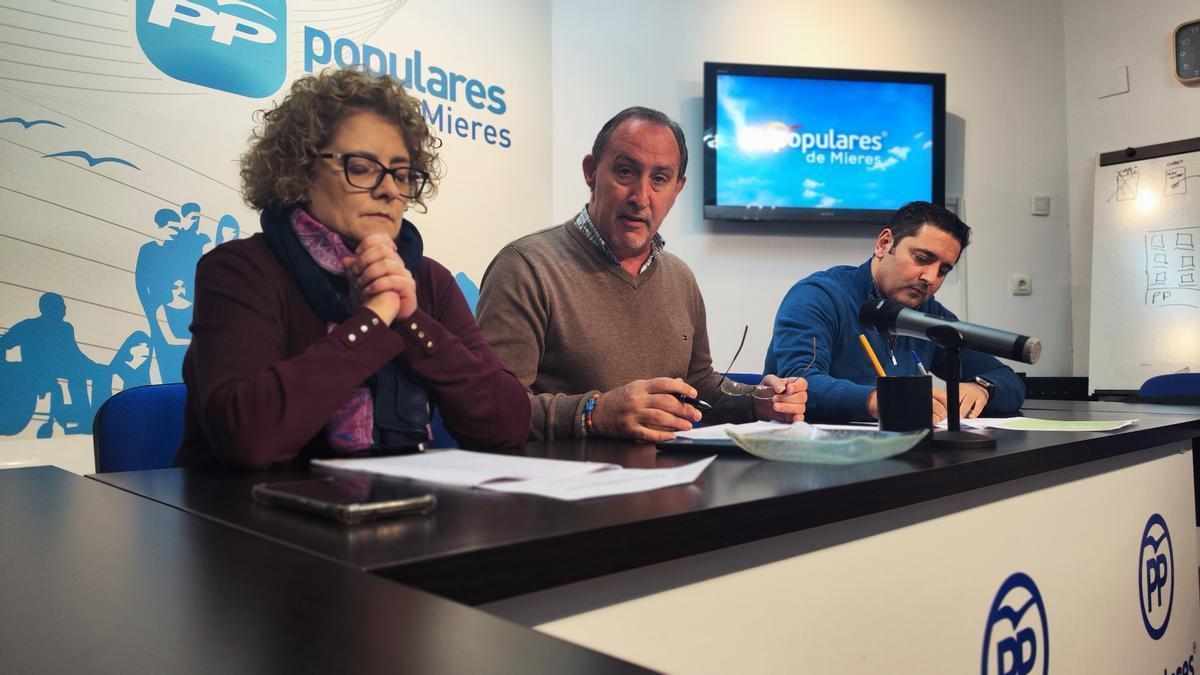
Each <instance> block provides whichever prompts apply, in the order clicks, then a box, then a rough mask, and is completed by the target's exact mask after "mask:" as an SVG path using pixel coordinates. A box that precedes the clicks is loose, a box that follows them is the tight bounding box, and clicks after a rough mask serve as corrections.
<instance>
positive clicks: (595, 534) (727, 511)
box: [94, 411, 1200, 604]
mask: <svg viewBox="0 0 1200 675" xmlns="http://www.w3.org/2000/svg"><path fill="white" fill-rule="evenodd" d="M1056 415H1057V416H1059V417H1061V418H1063V419H1080V418H1090V419H1115V418H1119V417H1120V416H1121V415H1120V414H1113V413H1106V412H1099V411H1039V412H1038V416H1041V417H1053V416H1056ZM987 433H990V434H991V435H993V436H995V437H996V439H997V441H998V448H997V449H995V450H985V451H980V450H972V451H962V450H957V451H956V450H937V451H934V450H919V451H913V452H909V453H906V454H904V455H901V456H900V457H897V458H893V459H889V460H883V461H878V462H870V463H866V464H859V465H854V466H821V465H813V464H789V463H781V462H767V461H763V460H759V459H756V458H754V457H751V456H749V455H745V454H737V455H722V456H721V457H719V458H718V459H717V461H715V462H714V463H713V464H712V465H711V466H710V467H709V468H708V470H707V471H705V473H704V475H702V476H701V477H700V479H699V480H698V481H697V482H696V483H694V484H692V485H687V486H679V487H673V488H666V489H661V490H655V491H652V492H645V493H640V494H633V495H623V496H616V497H606V498H599V499H592V500H587V501H582V502H561V501H555V500H551V499H545V498H540V497H534V496H528V495H509V494H499V493H492V492H487V491H479V490H468V489H459V488H452V487H445V486H434V485H430V486H424V487H427V488H428V489H430V490H432V491H433V492H435V493H436V494H437V497H438V509H437V511H436V512H435V513H433V514H431V515H429V516H424V517H409V518H403V519H399V520H392V521H387V522H382V523H378V524H373V525H361V526H358V527H355V528H343V527H340V526H337V525H334V524H332V523H326V522H322V521H320V520H315V519H312V518H308V517H305V516H303V515H299V514H294V513H291V512H288V511H280V510H277V509H272V508H267V507H262V506H259V505H256V504H254V503H253V502H252V501H251V499H250V489H251V487H252V486H253V485H254V484H255V483H258V482H263V481H272V480H286V479H294V478H298V477H302V476H304V475H306V474H307V472H306V471H300V470H288V471H276V472H267V473H232V472H216V471H199V470H183V469H167V470H162V471H146V472H132V473H114V474H100V475H97V476H94V478H95V479H96V480H98V481H102V482H105V483H108V484H109V485H112V486H116V487H119V488H122V489H125V490H128V491H130V492H133V493H135V494H138V495H143V496H145V497H148V498H150V499H154V500H157V501H160V502H162V503H164V504H169V505H172V506H175V507H177V508H179V509H182V510H184V511H187V512H190V513H193V514H196V515H200V516H202V517H205V518H209V519H212V520H215V521H218V522H221V523H224V524H226V525H231V526H233V527H236V528H238V529H242V530H245V531H247V532H253V533H255V534H257V535H259V536H261V537H264V538H267V539H270V540H273V541H276V542H281V543H285V544H287V545H289V546H293V547H295V548H298V549H302V550H304V551H308V552H310V553H313V554H315V555H317V556H320V557H323V558H326V559H329V560H333V561H337V562H339V563H342V564H345V565H347V566H350V567H353V568H356V569H360V570H366V571H370V572H373V573H375V574H378V575H381V576H385V577H388V578H391V579H394V580H398V581H401V582H404V583H405V584H408V585H412V586H415V587H417V588H422V589H425V590H428V591H431V592H433V593H436V594H438V595H441V596H444V597H448V598H452V599H455V600H459V601H461V602H466V603H469V604H476V603H483V602H489V601H494V600H499V599H503V598H508V597H512V596H516V595H522V594H525V593H529V592H533V591H537V590H541V589H545V588H550V587H553V586H557V585H560V584H564V583H570V582H573V581H579V580H583V579H589V578H594V577H597V576H601V575H604V574H609V573H613V572H618V571H622V570H627V569H632V568H635V567H640V566H643V565H648V564H653V563H657V562H663V561H666V560H673V559H677V558H682V557H685V556H689V555H695V554H698V553H703V552H707V551H712V550H716V549H720V548H725V547H729V546H733V545H736V544H742V543H747V542H751V541H757V540H760V539H765V538H767V537H772V536H777V535H781V534H786V533H790V532H796V531H799V530H803V529H806V528H811V527H816V526H819V525H825V524H828V523H833V522H839V521H843V520H848V519H851V518H856V517H859V516H863V515H869V514H872V513H878V512H881V511H885V510H888V509H892V508H897V507H901V506H906V505H909V504H914V503H918V502H923V501H926V500H930V499H935V498H938V497H943V496H947V495H951V494H957V493H960V492H965V491H968V490H972V489H976V488H979V487H984V486H987V485H993V484H997V483H1001V482H1004V481H1008V480H1013V479H1017V478H1022V477H1026V476H1031V475H1034V474H1038V473H1043V472H1049V471H1054V470H1056V469H1060V468H1063V467H1067V466H1072V465H1076V464H1081V463H1084V462H1088V461H1092V460H1097V459H1102V458H1105V457H1112V456H1115V455H1120V454H1124V453H1128V452H1134V451H1136V450H1139V449H1143V448H1150V447H1155V446H1158V445H1163V444H1166V443H1173V442H1189V441H1190V439H1192V438H1194V437H1196V436H1200V414H1190V415H1166V414H1163V415H1154V416H1147V417H1146V418H1145V419H1143V420H1142V421H1141V422H1139V423H1138V424H1137V425H1135V426H1133V427H1130V428H1127V429H1124V430H1121V431H1119V432H1109V433H1061V432H1020V431H1003V430H992V431H990V432H987ZM526 454H529V455H534V456H543V457H554V458H561V459H578V460H595V461H605V462H615V463H618V464H622V465H624V466H628V467H666V466H677V465H679V464H683V463H686V462H689V461H694V460H695V459H697V458H698V457H700V456H703V455H693V454H687V453H683V452H676V451H672V452H662V453H659V452H657V451H656V449H655V448H654V447H653V446H649V445H637V444H630V443H622V442H614V441H589V442H582V441H580V442H559V443H553V444H531V445H529V446H528V447H527V449H526ZM380 480H388V479H380Z"/></svg>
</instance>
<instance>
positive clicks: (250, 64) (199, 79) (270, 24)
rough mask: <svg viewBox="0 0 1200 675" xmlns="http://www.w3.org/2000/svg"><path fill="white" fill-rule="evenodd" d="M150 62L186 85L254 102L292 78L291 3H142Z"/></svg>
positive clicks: (140, 34) (142, 33)
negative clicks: (289, 60)
mask: <svg viewBox="0 0 1200 675" xmlns="http://www.w3.org/2000/svg"><path fill="white" fill-rule="evenodd" d="M136 16H137V18H136V21H137V38H138V42H139V43H140V44H141V47H142V51H143V52H145V54H146V58H148V59H150V62H151V63H153V64H154V66H155V67H156V68H158V69H159V70H161V71H162V72H163V73H165V74H167V75H169V76H171V77H173V78H175V79H176V80H182V81H184V82H190V83H192V84H197V85H200V86H202V87H209V88H211V89H220V90H221V91H227V92H230V93H232V94H240V95H242V96H247V97H250V98H263V97H266V96H270V95H271V94H274V93H275V92H276V91H278V90H279V87H280V86H282V85H283V80H284V78H285V77H286V76H287V3H286V0H253V2H250V1H248V0H137V15H136Z"/></svg>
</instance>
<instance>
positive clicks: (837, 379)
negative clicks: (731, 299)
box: [764, 202, 1025, 422]
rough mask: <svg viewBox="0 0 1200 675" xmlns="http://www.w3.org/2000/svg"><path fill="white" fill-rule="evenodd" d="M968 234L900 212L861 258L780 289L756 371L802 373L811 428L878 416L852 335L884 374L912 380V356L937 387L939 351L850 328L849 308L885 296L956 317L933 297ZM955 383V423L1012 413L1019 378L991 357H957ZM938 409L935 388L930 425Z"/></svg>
mask: <svg viewBox="0 0 1200 675" xmlns="http://www.w3.org/2000/svg"><path fill="white" fill-rule="evenodd" d="M970 236H971V228H969V227H967V225H966V224H965V223H963V222H962V221H961V220H959V219H958V217H957V216H955V215H954V214H953V213H950V212H949V211H947V210H946V209H943V208H942V207H940V206H935V205H934V204H930V203H929V202H912V203H909V204H905V205H904V206H902V207H901V208H900V209H899V210H898V211H896V214H895V215H894V216H892V218H891V220H889V221H888V224H887V227H885V228H884V229H883V231H881V232H880V233H879V237H878V238H876V240H875V252H874V255H872V257H871V259H870V260H868V261H866V262H864V263H863V264H861V265H859V266H858V267H853V266H850V265H839V266H837V267H831V268H830V269H827V270H825V271H823V272H817V273H816V274H813V275H811V276H809V277H808V278H806V279H803V280H801V281H799V282H798V283H796V285H795V286H793V287H792V289H791V290H790V291H788V294H787V295H786V296H785V297H784V298H783V303H782V304H781V305H780V306H779V312H778V314H776V316H775V333H774V336H773V337H772V339H771V345H770V347H768V348H767V360H766V365H765V371H764V372H767V373H774V374H777V375H779V376H781V377H786V376H790V375H800V374H802V373H803V374H804V376H805V378H807V379H808V391H809V398H808V409H807V411H806V413H805V417H806V419H808V420H810V421H814V422H846V421H851V420H855V421H859V420H861V421H866V420H871V419H876V418H878V416H879V407H878V405H877V403H876V400H875V369H874V367H873V366H872V365H871V362H870V361H869V360H868V359H867V356H866V354H864V353H863V349H862V345H860V344H859V340H858V336H859V335H860V334H862V335H866V337H867V340H869V341H870V343H871V347H872V348H873V349H874V350H875V353H876V354H877V355H878V356H879V360H880V363H882V364H883V367H884V370H885V371H886V372H887V374H889V375H916V374H918V370H917V364H916V362H915V361H914V359H913V355H912V353H913V352H916V354H917V355H918V356H920V359H921V361H922V362H923V363H924V365H925V366H926V367H928V368H929V369H930V370H931V371H932V372H933V373H934V374H936V375H937V376H938V377H941V378H942V379H943V380H944V379H946V376H947V373H946V371H945V368H946V355H945V353H944V351H943V350H942V349H940V348H938V347H936V346H935V345H934V344H933V343H932V342H928V341H925V340H917V339H914V338H909V337H894V336H889V335H881V334H879V333H877V332H875V331H874V330H871V329H870V328H867V327H865V326H863V325H862V324H860V323H859V321H858V309H859V307H861V306H862V304H863V303H864V302H865V301H866V300H867V299H869V298H888V299H890V300H894V301H896V302H899V303H901V304H903V305H904V306H906V307H910V308H912V309H915V310H917V311H920V312H926V313H928V314H933V315H935V316H940V317H944V318H947V319H956V317H955V316H954V314H953V313H951V312H950V310H948V309H946V308H945V307H943V306H942V305H941V304H940V303H938V302H937V301H936V300H934V299H933V294H934V293H936V292H937V290H938V288H940V287H941V285H942V282H943V281H945V279H946V275H947V274H949V273H950V270H951V269H953V268H954V265H955V263H957V262H958V257H959V254H960V253H961V252H962V250H963V249H964V248H966V247H967V244H968V243H969V242H970ZM814 350H815V353H814ZM806 371H807V372H806ZM960 379H961V382H962V383H961V384H960V385H959V401H958V405H959V410H960V414H961V416H962V417H964V418H966V417H978V416H979V415H980V414H981V413H985V412H986V413H987V414H988V415H989V416H991V415H997V416H999V415H1004V414H1008V413H1012V412H1014V411H1016V410H1017V409H1018V408H1019V407H1021V403H1022V402H1023V401H1024V400H1025V385H1024V384H1022V382H1021V379H1020V378H1019V377H1017V375H1016V373H1014V372H1013V371H1012V369H1011V368H1008V367H1007V366H1005V365H1004V364H1002V363H1000V361H998V360H996V359H995V358H992V357H991V356H987V355H984V354H979V353H976V352H971V351H963V352H962V377H961V378H960ZM946 405H947V402H946V392H945V390H944V389H940V388H937V387H935V388H934V390H933V402H932V407H933V417H934V421H935V422H936V421H941V420H942V419H943V418H945V417H946Z"/></svg>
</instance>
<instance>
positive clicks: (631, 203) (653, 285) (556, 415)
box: [477, 108, 808, 441]
mask: <svg viewBox="0 0 1200 675" xmlns="http://www.w3.org/2000/svg"><path fill="white" fill-rule="evenodd" d="M686 169H687V147H686V146H685V145H684V139H683V130H682V129H680V128H679V125H678V124H676V123H675V122H673V121H671V120H670V118H668V117H667V116H666V115H664V114H662V113H660V112H658V111H656V110H650V109H647V108H629V109H627V110H624V111H622V112H621V113H619V114H617V115H616V116H615V117H613V118H612V119H611V120H609V121H608V123H606V124H605V125H604V128H603V129H601V130H600V133H599V135H598V136H597V137H596V142H595V144H594V145H593V147H592V154H590V155H588V156H586V157H584V158H583V177H584V180H585V181H586V182H587V185H588V187H589V188H591V191H592V195H591V199H590V200H589V201H588V204H587V206H585V207H584V208H583V210H581V211H580V212H579V214H578V215H577V216H575V217H573V218H571V219H570V220H568V221H567V222H565V223H563V224H562V225H558V226H556V227H552V228H549V229H546V230H542V231H540V232H536V233H534V234H531V235H528V236H526V237H522V238H521V239H518V240H516V241H514V242H513V243H511V244H509V245H508V246H506V247H504V249H502V250H501V251H500V253H499V254H497V255H496V258H495V259H494V260H493V261H492V263H491V265H489V266H488V269H487V272H485V273H484V276H483V283H482V288H481V290H480V295H479V305H478V311H477V319H478V321H479V328H480V329H481V330H482V332H483V335H484V337H485V338H487V340H488V342H490V343H491V345H492V349H494V350H495V352H496V355H497V356H499V357H500V360H501V361H503V362H504V363H505V364H506V365H507V366H508V367H509V368H510V369H511V370H512V371H513V372H514V373H516V375H517V377H518V378H519V379H520V380H521V382H522V383H524V385H525V387H526V388H527V389H528V390H529V398H530V404H531V406H532V408H533V419H532V422H531V433H530V439H531V440H540V439H547V440H549V439H555V438H580V437H586V436H605V437H610V438H629V439H635V440H641V441H664V440H670V439H671V438H674V432H675V431H681V430H686V429H690V428H691V426H692V424H693V423H694V422H698V421H700V419H701V412H700V410H698V409H697V407H698V406H699V405H700V404H696V405H691V404H689V403H685V402H683V401H681V400H680V399H679V396H687V397H692V399H696V398H699V399H700V400H702V401H705V402H707V403H710V404H711V406H712V410H711V412H708V413H707V414H706V415H705V417H706V418H707V421H709V422H730V421H732V422H746V421H750V420H753V419H754V418H755V416H756V415H755V406H754V405H753V403H752V402H753V397H752V396H751V395H750V391H751V390H752V389H753V388H752V387H745V386H738V385H737V384H736V383H733V382H731V381H726V383H725V384H724V385H721V376H720V375H719V374H718V373H715V372H713V369H712V359H711V357H710V356H709V350H708V330H707V327H706V321H705V316H704V299H703V298H702V297H700V289H699V288H698V287H697V286H696V279H695V277H693V276H692V272H691V270H690V269H688V266H687V265H686V264H684V262H683V261H682V260H680V259H679V258H677V257H675V256H674V255H672V254H670V253H667V252H666V251H664V250H663V246H664V242H663V240H662V238H661V237H659V236H658V228H659V226H661V225H662V221H663V219H664V218H666V216H667V212H668V211H670V210H671V205H672V204H674V203H675V198H676V197H677V196H678V195H679V192H680V190H682V189H683V184H684V182H685V181H686V178H685V176H684V171H685V170H686ZM731 385H732V386H731ZM763 385H766V386H769V387H771V388H772V389H773V390H774V391H775V392H776V395H775V396H774V397H773V399H768V401H767V402H766V404H765V405H762V404H760V405H759V406H758V410H759V415H760V416H762V417H770V418H772V419H777V420H780V421H787V422H791V421H793V420H800V419H803V417H804V407H805V402H806V401H807V398H808V393H807V391H806V389H807V383H806V382H805V381H804V380H803V379H802V378H792V379H790V380H782V379H780V378H777V377H775V376H774V375H768V376H767V377H766V378H764V379H763ZM768 393H769V392H768Z"/></svg>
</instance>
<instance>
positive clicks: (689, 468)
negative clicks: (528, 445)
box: [313, 450, 716, 501]
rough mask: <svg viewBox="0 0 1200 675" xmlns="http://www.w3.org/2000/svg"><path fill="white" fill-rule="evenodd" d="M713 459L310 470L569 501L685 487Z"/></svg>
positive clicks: (409, 459) (455, 460) (362, 463)
mask: <svg viewBox="0 0 1200 675" xmlns="http://www.w3.org/2000/svg"><path fill="white" fill-rule="evenodd" d="M714 459H716V456H715V455H714V456H713V457H709V458H708V459H702V460H699V461H696V462H692V463H691V464H686V465H684V466H678V467H673V468H669V469H626V468H624V467H622V466H620V465H618V464H604V463H601V462H574V461H569V460H563V459H542V458H540V457H516V456H513V455H497V454H491V453H487V452H470V451H467V450H435V451H432V452H426V453H422V454H419V455H401V456H397V457H371V458H367V459H318V460H313V464H318V465H321V466H325V467H329V468H331V469H339V470H342V471H362V472H366V473H373V474H379V475H383V476H392V477H396V478H412V479H415V480H423V481H428V482H430V483H444V484H447V485H457V486H460V487H474V488H481V489H485V490H495V491H497V492H516V493H523V494H532V495H541V496H543V497H552V498H554V499H564V500H568V501H575V500H579V499H590V498H592V497H605V496H609V495H623V494H629V493H631V492H644V491H646V490H656V489H658V488H663V487H670V486H672V485H683V484H686V483H690V482H692V481H694V480H696V478H698V477H699V476H700V474H702V473H704V470H705V469H706V468H708V465H709V464H711V463H712V461H713V460H714Z"/></svg>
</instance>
